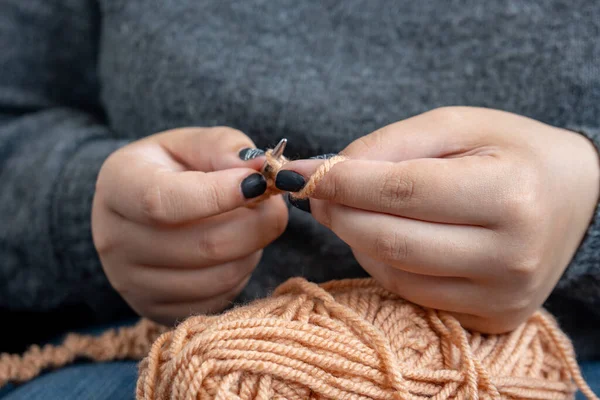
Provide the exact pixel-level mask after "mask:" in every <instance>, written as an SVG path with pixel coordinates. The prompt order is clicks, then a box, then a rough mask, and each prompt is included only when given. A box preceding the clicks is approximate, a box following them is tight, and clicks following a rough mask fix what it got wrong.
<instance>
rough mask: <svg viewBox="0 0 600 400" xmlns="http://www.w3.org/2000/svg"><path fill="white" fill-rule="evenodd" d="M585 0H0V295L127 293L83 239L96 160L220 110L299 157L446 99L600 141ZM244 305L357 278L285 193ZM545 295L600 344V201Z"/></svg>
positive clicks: (343, 253) (88, 301) (598, 22)
mask: <svg viewBox="0 0 600 400" xmlns="http://www.w3.org/2000/svg"><path fill="white" fill-rule="evenodd" d="M595 3H596V2H595V1H590V0H552V1H544V2H541V1H538V2H531V1H527V2H525V1H521V0H510V1H509V0H501V1H493V2H491V1H488V2H481V1H478V0H434V1H407V0H405V1H384V0H346V1H332V0H305V1H298V0H280V1H267V0H244V1H233V0H218V1H217V0H215V1H199V0H187V1H186V0H178V1H175V0H172V1H167V0H162V1H142V0H97V1H94V0H3V1H2V2H0V308H3V309H8V310H14V311H19V310H21V311H23V310H25V311H27V310H37V311H52V310H56V309H62V308H66V307H69V306H73V305H84V306H85V307H87V308H88V309H89V312H91V313H94V314H97V315H98V316H103V317H106V318H109V317H110V316H111V315H113V314H114V313H116V312H117V310H120V309H124V308H125V307H126V306H125V304H124V302H123V301H122V300H121V299H120V298H119V296H118V295H117V294H116V293H115V292H114V291H113V290H112V289H111V287H110V285H109V284H108V282H107V279H106V278H105V276H104V274H103V271H102V268H101V265H100V263H99V261H98V257H97V254H96V253H95V250H94V246H93V243H92V240H91V234H90V208H91V199H92V196H93V191H94V183H95V179H96V175H97V173H98V170H99V167H100V166H101V164H102V162H103V160H104V159H105V158H106V157H107V155H108V154H110V153H111V152H112V151H114V150H115V149H117V148H118V147H120V146H122V145H124V144H125V143H127V142H129V141H132V140H136V139H138V138H141V137H144V136H146V135H149V134H152V133H155V132H159V131H162V130H165V129H169V128H176V127H183V126H190V125H196V126H213V125H228V126H231V127H234V128H237V129H240V130H242V131H244V132H245V133H247V134H248V135H249V136H250V137H251V138H252V139H253V140H254V141H255V142H256V143H257V144H258V145H259V146H261V147H266V146H272V145H273V144H274V143H276V142H277V141H278V140H279V139H280V138H281V137H287V138H288V139H289V146H288V150H287V154H288V155H289V156H291V157H294V158H296V157H309V156H313V155H317V154H322V153H328V152H336V151H339V150H340V149H342V148H343V147H345V146H346V145H347V144H348V143H350V142H351V141H352V140H354V139H355V138H358V137H360V136H363V135H365V134H367V133H369V132H371V131H373V130H375V129H376V128H379V127H381V126H383V125H386V124H388V123H391V122H394V121H398V120H401V119H404V118H406V117H409V116H412V115H415V114H418V113H421V112H424V111H427V110H430V109H432V108H435V107H439V106H448V105H472V106H484V107H492V108H497V109H503V110H507V111H511V112H515V113H518V114H522V115H526V116H529V117H532V118H535V119H538V120H541V121H543V122H546V123H549V124H552V125H555V126H559V127H564V128H567V129H572V130H576V131H578V132H580V133H581V134H584V135H586V136H588V137H589V138H591V139H592V140H594V141H595V142H596V144H598V136H599V133H600V67H599V66H600V7H598V6H597V5H596V4H595ZM290 214H291V215H290V223H289V226H288V228H287V231H286V233H285V234H284V235H283V236H282V237H281V238H280V239H279V240H277V242H275V243H273V244H272V245H271V246H269V247H268V248H267V249H266V251H265V253H264V257H263V259H262V261H261V263H260V265H259V267H258V268H257V270H256V272H255V274H254V277H253V278H252V280H251V282H250V284H249V285H248V287H247V288H246V290H245V291H244V292H243V294H242V295H241V296H240V300H241V301H245V300H248V299H252V298H255V297H257V296H264V295H266V294H268V293H269V291H270V290H272V289H273V288H274V287H275V286H276V285H277V284H278V283H280V282H282V281H283V280H285V279H286V278H288V277H290V276H294V275H304V276H306V277H308V278H310V279H312V280H314V281H324V280H328V279H334V278H341V277H354V276H364V275H365V272H364V271H363V270H362V269H361V268H360V267H359V265H358V264H357V263H356V261H355V260H354V259H353V257H352V254H351V252H350V250H349V248H348V247H347V246H346V245H345V244H344V243H342V242H341V241H340V240H339V239H337V238H336V237H335V235H333V234H332V233H331V232H329V231H327V230H326V229H324V228H322V227H320V226H319V225H318V224H317V223H315V222H314V221H313V219H312V218H311V217H310V215H308V214H304V213H302V212H301V211H299V210H297V209H295V208H292V209H291V210H290ZM547 306H548V307H549V308H550V310H551V311H552V312H554V313H555V315H556V316H557V317H558V319H559V322H560V323H561V324H562V326H563V328H564V329H565V330H566V331H567V333H569V334H570V335H571V337H572V338H573V339H574V341H575V344H576V346H577V351H578V354H579V356H580V358H582V359H585V358H590V357H598V356H600V341H598V340H597V337H598V336H599V335H600V216H598V215H597V216H596V218H595V220H594V221H593V223H592V224H591V226H590V228H589V232H588V234H587V236H586V238H585V240H584V241H583V242H582V243H581V247H580V249H579V251H578V252H577V254H576V256H575V258H574V259H573V261H572V263H571V265H570V266H569V268H568V269H567V271H566V273H565V275H564V276H563V278H562V279H561V281H560V283H559V284H558V286H557V288H556V289H555V291H554V293H553V294H552V296H551V298H550V300H549V302H548V304H547Z"/></svg>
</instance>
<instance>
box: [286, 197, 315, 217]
mask: <svg viewBox="0 0 600 400" xmlns="http://www.w3.org/2000/svg"><path fill="white" fill-rule="evenodd" d="M288 201H289V202H290V204H291V205H292V206H294V207H296V208H297V209H299V210H302V211H306V212H307V213H309V214H310V200H309V199H297V198H295V197H292V196H290V195H289V194H288Z"/></svg>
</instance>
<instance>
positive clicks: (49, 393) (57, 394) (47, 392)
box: [0, 321, 600, 400]
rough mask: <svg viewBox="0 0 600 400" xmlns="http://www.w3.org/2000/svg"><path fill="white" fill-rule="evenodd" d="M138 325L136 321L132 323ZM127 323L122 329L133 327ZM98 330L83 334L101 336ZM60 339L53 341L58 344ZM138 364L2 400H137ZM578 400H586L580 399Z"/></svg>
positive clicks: (92, 368)
mask: <svg viewBox="0 0 600 400" xmlns="http://www.w3.org/2000/svg"><path fill="white" fill-rule="evenodd" d="M133 322H135V321H133ZM133 322H132V321H128V322H126V323H125V324H119V325H120V326H122V325H129V324H131V323H133ZM105 328H106V327H98V328H95V329H90V330H87V331H86V332H83V333H92V334H94V333H98V332H101V331H102V330H104V329H105ZM59 340H60V339H57V340H55V341H53V343H57V342H58V341H59ZM581 368H582V373H583V377H584V378H585V380H586V381H587V382H588V384H589V385H590V387H591V388H592V390H593V391H594V393H596V394H597V395H600V361H597V362H592V363H584V364H583V365H582V366H581ZM137 372H138V371H137V362H135V361H117V362H110V363H85V362H82V363H76V364H73V365H70V366H67V367H64V368H61V369H58V370H56V371H52V372H47V373H44V374H42V375H41V376H39V377H38V378H36V379H34V380H32V381H31V382H28V383H26V384H23V385H21V386H18V387H13V386H10V385H9V386H7V387H5V388H2V389H0V399H2V400H37V399H43V400H105V399H106V400H131V399H135V385H136V382H137ZM577 399H578V400H579V399H584V397H583V396H578V397H577Z"/></svg>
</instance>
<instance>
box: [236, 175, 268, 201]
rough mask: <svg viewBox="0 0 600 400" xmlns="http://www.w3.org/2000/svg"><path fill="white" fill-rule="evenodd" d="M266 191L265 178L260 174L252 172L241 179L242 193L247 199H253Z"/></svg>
mask: <svg viewBox="0 0 600 400" xmlns="http://www.w3.org/2000/svg"><path fill="white" fill-rule="evenodd" d="M266 191H267V180H266V179H265V177H264V176H263V175H262V174H259V173H256V174H252V175H250V176H248V177H246V179H244V180H243V181H242V193H243V194H244V197H245V198H247V199H253V198H255V197H258V196H260V195H262V194H264V193H265V192H266Z"/></svg>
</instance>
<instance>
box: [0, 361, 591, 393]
mask: <svg viewBox="0 0 600 400" xmlns="http://www.w3.org/2000/svg"><path fill="white" fill-rule="evenodd" d="M582 369H583V373H584V377H585V378H586V380H587V381H588V383H589V385H590V386H591V387H592V390H594V392H595V393H596V394H598V395H600V362H593V363H585V364H583V365H582ZM136 378H137V363H135V362H114V363H107V364H82V365H73V366H70V367H67V368H64V369H61V370H58V371H56V372H52V373H49V374H46V375H43V376H41V377H40V378H38V379H36V380H34V381H32V382H30V383H28V384H25V385H23V386H21V387H19V388H17V389H13V390H9V391H8V395H7V396H6V397H1V395H2V392H0V398H2V400H37V399H40V400H42V399H43V400H71V399H73V400H75V399H77V400H88V399H89V400H104V399H107V400H108V399H110V400H121V399H123V400H124V399H134V398H135V383H136ZM580 399H581V400H583V399H584V397H583V396H581V395H580V394H578V396H577V400H580Z"/></svg>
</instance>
